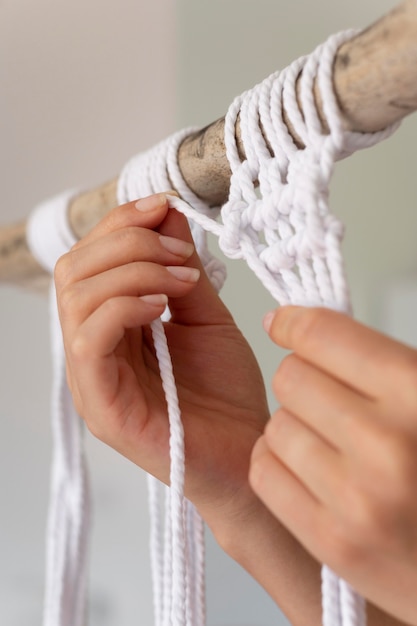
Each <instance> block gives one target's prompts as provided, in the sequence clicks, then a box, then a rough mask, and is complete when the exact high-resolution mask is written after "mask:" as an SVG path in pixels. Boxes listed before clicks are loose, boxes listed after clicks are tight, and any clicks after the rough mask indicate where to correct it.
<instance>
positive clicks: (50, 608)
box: [27, 191, 90, 626]
mask: <svg viewBox="0 0 417 626" xmlns="http://www.w3.org/2000/svg"><path fill="white" fill-rule="evenodd" d="M73 195H74V192H73V191H69V192H66V193H64V194H61V195H60V196H58V197H56V198H53V199H51V200H48V201H46V202H45V203H44V204H42V205H40V206H38V207H37V208H36V209H35V210H34V211H33V212H32V214H31V216H30V219H29V222H28V230H27V239H28V243H29V246H30V249H31V251H32V254H33V255H34V256H35V258H36V259H37V260H38V262H39V263H40V264H41V265H42V266H43V267H44V268H45V269H46V270H47V271H48V272H50V273H52V272H53V269H54V266H55V263H56V261H57V259H58V258H59V257H60V256H61V255H62V254H64V253H65V252H67V251H68V250H69V248H70V247H71V246H72V245H73V244H74V243H75V242H76V239H75V237H74V235H73V233H72V232H71V229H70V226H69V224H68V219H67V208H68V203H69V201H70V199H71V198H72V197H73ZM50 315H51V331H52V334H51V343H52V360H53V383H52V401H51V416H52V438H53V458H52V471H51V487H50V500H49V515H48V525H47V536H46V587H45V602H44V617H43V625H44V626H84V624H85V620H86V593H85V589H86V572H87V549H88V536H89V509H90V503H89V486H88V478H87V471H86V464H85V458H84V449H83V440H82V421H81V420H80V418H79V416H78V415H77V414H76V412H75V409H74V406H73V403H72V399H71V394H70V392H69V389H68V386H67V383H66V375H65V355H64V347H63V341H62V333H61V327H60V323H59V318H58V310H57V306H56V297H55V290H54V289H53V288H51V293H50Z"/></svg>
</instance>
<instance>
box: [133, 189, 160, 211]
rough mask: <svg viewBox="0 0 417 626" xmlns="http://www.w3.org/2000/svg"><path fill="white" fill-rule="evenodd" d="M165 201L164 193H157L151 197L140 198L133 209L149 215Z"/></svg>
mask: <svg viewBox="0 0 417 626" xmlns="http://www.w3.org/2000/svg"><path fill="white" fill-rule="evenodd" d="M166 201H167V198H166V195H165V194H164V193H157V194H156V195H153V196H147V197H146V198H141V199H140V200H138V201H137V202H136V204H135V207H136V208H137V210H138V211H142V212H143V213H149V212H150V211H156V209H160V208H161V206H163V205H164V204H165V203H166Z"/></svg>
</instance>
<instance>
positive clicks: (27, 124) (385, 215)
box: [0, 0, 417, 626]
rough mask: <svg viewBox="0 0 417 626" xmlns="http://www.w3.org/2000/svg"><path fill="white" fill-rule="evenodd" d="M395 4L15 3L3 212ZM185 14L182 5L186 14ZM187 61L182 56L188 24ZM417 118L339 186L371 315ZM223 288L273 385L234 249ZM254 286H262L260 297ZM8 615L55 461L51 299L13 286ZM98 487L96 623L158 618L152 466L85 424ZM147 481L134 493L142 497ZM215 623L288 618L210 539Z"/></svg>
mask: <svg viewBox="0 0 417 626" xmlns="http://www.w3.org/2000/svg"><path fill="white" fill-rule="evenodd" d="M393 4H394V3H393V2H391V0H378V2H377V1H376V0H367V1H365V2H364V1H363V0H350V2H348V3H346V2H345V3H339V2H334V0H316V2H309V1H308V0H291V2H289V1H287V2H283V1H278V0H256V2H255V1H254V0H178V2H177V8H176V7H175V5H174V2H173V0H157V1H155V2H150V1H149V0H142V1H140V0H119V1H118V2H115V1H114V0H113V1H111V2H110V0H107V1H105V2H103V1H101V2H100V1H99V0H83V1H81V0H72V1H71V2H64V1H63V0H61V1H58V2H57V1H56V0H37V1H36V2H34V1H33V0H20V1H19V2H16V1H15V0H3V1H2V2H0V81H1V96H0V106H1V110H2V116H1V118H0V138H1V144H0V145H1V147H0V159H1V161H0V172H1V173H0V176H1V188H2V203H1V207H0V222H5V223H6V222H10V221H13V220H18V219H21V218H23V217H24V216H26V215H27V213H28V211H29V210H30V208H31V207H32V206H33V205H34V204H35V203H36V202H38V201H40V200H42V199H43V198H46V197H48V196H49V195H51V194H54V193H55V192H58V191H60V190H63V189H66V188H68V187H73V186H79V187H81V188H84V187H91V186H94V185H95V184H97V183H100V182H102V181H105V180H107V179H108V178H110V177H113V176H114V175H115V174H116V173H117V172H118V171H119V170H120V168H121V166H122V165H123V164H124V162H125V161H126V160H127V159H128V158H129V157H130V156H131V155H132V154H134V153H135V152H137V151H138V150H141V149H142V148H145V147H147V146H149V145H151V144H152V143H154V142H156V141H157V140H158V139H159V138H161V137H163V136H165V135H166V134H168V133H169V132H171V130H173V129H174V127H176V126H182V125H190V124H197V125H205V124H206V123H208V122H210V121H212V120H214V119H215V118H217V117H219V116H221V115H223V114H224V112H225V110H226V108H227V105H228V104H229V103H230V101H231V100H232V98H233V97H234V96H235V95H236V94H238V93H239V92H241V91H242V90H244V89H246V88H247V87H250V86H252V85H253V84H254V83H255V82H258V81H259V80H261V79H262V78H264V77H265V76H266V75H267V74H269V73H270V72H271V71H273V70H275V69H277V68H279V67H282V66H284V65H285V64H287V63H288V62H290V61H291V60H293V59H294V58H295V57H297V56H299V55H300V54H303V53H305V52H308V51H309V50H311V49H312V48H313V47H314V46H315V45H316V44H317V43H319V42H320V41H321V40H323V39H324V38H325V37H326V36H327V35H329V34H330V33H332V32H334V31H337V30H339V29H342V28H345V27H350V26H365V25H367V24H368V23H369V22H370V21H372V20H373V19H374V18H376V17H378V15H379V14H380V13H381V12H383V11H385V10H387V9H388V8H390V7H391V6H393ZM175 11H177V17H176V18H175V15H174V13H175ZM176 27H177V30H178V43H177V45H178V64H177V67H175V61H176V58H175V57H176V54H175V30H176ZM416 130H417V120H416V119H410V120H408V121H406V122H405V123H404V125H403V127H402V129H401V130H400V131H399V132H398V133H397V135H396V136H395V137H394V138H392V139H391V140H390V141H389V142H387V143H386V144H384V145H381V146H378V147H377V148H374V149H373V150H370V151H368V152H367V153H362V154H360V155H356V156H354V157H353V158H351V159H349V160H348V161H346V162H344V163H341V164H339V166H338V169H337V174H336V177H335V181H334V185H333V188H332V204H333V207H334V211H335V213H336V214H338V215H339V216H341V217H342V219H343V221H344V222H345V223H346V224H347V239H346V244H345V253H346V259H347V265H348V271H349V275H350V282H351V285H352V291H353V296H354V304H355V310H356V313H357V315H358V317H360V318H361V319H363V320H365V321H367V322H369V323H372V324H379V317H380V316H379V310H380V306H379V303H380V301H381V298H382V296H384V294H385V293H386V292H387V286H388V283H391V282H392V281H394V282H395V281H396V279H397V277H399V276H400V277H401V276H404V275H405V274H411V275H413V274H414V275H416V274H417V260H416V252H415V249H416V246H415V233H416V232H417V211H416V210H415V205H416V198H417V193H416V185H417V182H416V176H415V174H414V163H415V160H416V159H415V154H416V152H415V144H416ZM229 274H230V281H229V285H228V286H227V287H226V289H225V291H224V297H225V299H226V301H227V302H228V304H229V305H230V307H231V308H232V310H233V313H234V315H235V317H236V319H237V321H238V322H239V323H240V324H241V326H242V328H243V329H244V332H245V333H246V334H247V336H248V337H249V338H250V340H251V342H252V344H253V346H254V348H255V350H256V352H257V354H258V356H259V359H260V361H261V363H262V366H263V368H264V372H265V378H266V380H267V381H269V379H270V377H271V375H272V371H273V369H274V368H275V367H276V364H277V360H278V356H277V353H276V351H275V350H274V349H272V348H271V347H270V346H269V344H268V342H267V341H266V339H265V337H264V335H263V333H262V331H261V330H260V319H261V316H262V314H263V313H264V312H265V311H266V310H268V309H269V308H270V307H271V306H272V304H273V303H272V301H271V300H270V298H269V297H268V296H267V295H266V294H265V293H264V291H263V289H262V288H261V287H260V286H259V285H258V284H257V281H256V279H254V278H252V276H251V275H250V273H249V270H246V269H245V268H243V267H241V266H240V265H239V264H238V263H235V264H230V269H229ZM248 293H250V298H249V299H248V298H247V294H248ZM0 316H1V317H0V319H1V322H2V323H1V327H0V423H1V428H2V430H1V437H0V493H1V494H2V506H1V510H0V529H1V531H2V532H1V533H0V555H1V558H0V620H1V622H2V623H5V624H6V623H7V624H10V625H11V626H27V624H39V623H40V614H41V601H42V587H43V549H44V541H43V539H44V525H45V516H46V504H47V485H48V472H49V459H50V436H49V424H48V418H49V415H48V414H49V407H48V403H49V399H48V393H49V379H50V365H49V354H48V327H47V307H46V303H45V302H44V301H43V300H42V299H41V298H39V297H37V296H33V295H30V294H28V293H22V292H20V291H18V290H15V289H12V288H5V287H1V289H0ZM88 447H89V458H90V467H91V469H92V473H93V481H94V494H95V516H94V518H95V519H94V534H93V536H94V544H93V554H92V572H91V597H92V619H91V625H92V626H114V625H115V624H117V626H131V625H133V624H136V623H138V624H141V625H142V624H143V625H144V626H147V625H148V624H149V625H150V624H152V617H151V600H150V598H151V590H150V579H149V563H148V552H147V539H148V517H147V512H146V506H147V505H146V497H145V493H144V483H143V479H142V476H141V474H140V472H139V471H138V470H137V468H135V467H133V466H132V465H131V464H129V463H128V462H126V461H124V460H123V459H121V458H119V457H118V456H117V455H116V454H114V453H112V451H110V450H109V449H107V448H105V447H104V446H101V445H100V444H96V443H94V442H93V441H92V439H91V438H89V442H88ZM132 494H133V497H132ZM208 553H209V554H208V599H209V624H210V626H272V625H275V626H277V625H278V624H284V621H283V620H281V619H280V617H279V613H278V610H277V609H276V607H274V605H273V603H272V602H271V601H270V600H269V599H268V598H267V597H266V596H265V595H264V594H263V592H262V591H261V590H259V589H258V588H257V586H256V585H255V584H254V583H253V582H252V581H250V580H249V578H248V577H247V576H246V575H245V574H244V573H243V572H242V571H241V570H239V568H237V567H236V566H234V565H233V564H232V563H231V562H230V561H229V560H228V559H226V558H225V557H223V556H222V555H221V554H220V551H219V550H218V549H217V548H216V547H215V546H214V544H213V542H212V540H211V539H210V538H209V550H208Z"/></svg>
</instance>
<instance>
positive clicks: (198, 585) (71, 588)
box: [28, 31, 397, 626]
mask: <svg viewBox="0 0 417 626" xmlns="http://www.w3.org/2000/svg"><path fill="white" fill-rule="evenodd" d="M355 34H356V33H355V32H353V31H347V32H343V33H340V34H338V35H335V36H333V37H331V38H330V39H329V40H328V41H327V42H326V43H325V44H323V45H321V46H320V47H319V48H317V49H316V50H315V51H314V52H313V53H312V54H311V55H309V56H306V57H302V58H300V59H298V60H297V61H295V62H294V63H292V64H291V65H290V66H289V67H288V68H286V69H285V70H283V71H281V72H277V73H275V74H273V75H272V76H270V77H269V78H268V79H266V80H265V81H264V82H262V83H261V84H260V85H258V86H256V87H255V88H253V89H251V90H250V91H248V92H246V93H244V94H243V95H242V96H240V97H239V98H237V99H236V100H235V102H234V103H233V104H232V105H231V107H230V109H229V111H228V113H227V116H226V120H225V138H224V139H225V145H226V153H227V159H228V162H229V165H230V169H231V172H232V176H231V180H230V193H229V198H228V200H227V202H226V203H225V204H224V205H223V206H222V207H219V209H218V210H217V211H216V210H213V208H210V207H209V206H208V205H207V204H205V203H204V202H202V200H201V199H200V198H198V197H197V196H196V195H195V194H194V193H193V192H192V191H191V189H189V187H188V186H187V184H186V183H185V181H184V179H183V176H182V174H181V171H180V168H179V166H178V162H177V154H178V149H179V146H180V144H181V142H182V141H183V140H184V138H185V137H187V136H188V135H190V134H191V133H193V132H194V129H188V130H185V131H182V132H180V133H177V134H175V135H174V136H172V137H170V138H168V139H167V140H166V141H164V142H162V143H160V144H159V145H158V146H156V147H155V148H153V149H152V150H150V151H149V152H146V153H144V154H140V155H139V156H137V157H135V158H134V159H132V160H131V161H130V162H129V163H128V164H127V166H126V167H125V168H124V170H123V172H122V174H121V176H120V179H119V185H118V201H119V203H120V204H122V203H125V202H128V201H131V200H134V199H137V198H140V197H143V196H146V195H149V194H151V193H155V192H161V191H166V190H167V189H171V188H175V189H176V190H177V191H178V192H179V194H180V196H181V199H179V198H176V197H170V205H171V207H174V208H175V209H177V210H178V211H181V212H182V213H184V214H185V215H186V216H187V218H188V219H189V221H190V224H191V227H192V232H193V236H194V239H195V243H196V247H197V250H198V252H199V254H200V256H201V258H202V261H203V264H204V266H205V269H206V271H207V273H208V275H209V277H210V279H211V280H212V282H213V284H214V285H215V287H216V288H217V289H220V288H221V286H222V284H223V281H224V279H225V269H224V265H223V264H222V263H221V262H220V261H219V260H217V259H215V258H214V257H213V256H212V255H211V253H210V252H209V250H208V248H207V244H206V231H210V232H211V233H214V234H215V235H216V236H217V237H218V239H219V246H220V248H221V250H222V251H223V252H224V254H225V255H226V256H227V257H229V258H232V259H245V261H246V262H247V264H248V266H249V267H250V268H251V270H253V272H254V273H255V274H256V276H257V277H258V278H259V279H260V280H261V282H262V283H263V285H264V286H265V287H266V289H267V290H268V291H269V292H270V293H271V294H272V296H273V297H274V298H275V300H276V302H277V304H281V305H282V304H289V303H295V304H299V305H304V306H315V305H320V306H326V307H331V308H334V309H338V310H341V311H344V312H346V313H350V312H351V306H350V301H349V292H348V287H347V284H346V278H345V273H344V269H343V259H342V255H341V250H340V246H341V239H342V234H343V227H342V225H341V223H340V222H339V221H338V219H337V218H336V217H335V216H334V215H332V214H331V212H330V210H329V206H328V193H329V184H330V179H331V176H332V172H333V166H334V163H335V161H336V160H338V159H341V158H343V157H346V156H348V155H350V154H352V153H353V152H354V151H355V150H358V149H361V148H365V147H368V146H372V145H374V144H376V143H377V142H379V141H381V140H383V139H385V138H386V137H388V136H389V135H390V134H391V133H392V132H393V131H394V130H395V128H396V127H397V126H391V127H389V128H388V129H387V130H385V131H383V132H378V133H373V134H359V133H352V132H347V131H345V130H344V129H343V127H342V122H341V115H340V112H339V109H338V105H337V102H336V97H335V94H334V91H333V84H332V66H333V62H334V57H335V54H336V51H337V49H338V48H339V46H340V45H341V44H342V43H343V42H345V41H347V40H348V39H349V38H351V37H353V36H354V35H355ZM300 77H301V78H300ZM297 79H300V80H301V83H300V86H299V103H298V102H297V93H296V81H297ZM315 81H318V84H319V89H320V93H321V97H322V101H323V112H324V115H325V118H326V123H327V126H328V129H329V131H328V132H327V131H326V132H325V131H323V126H322V122H321V121H320V116H319V113H318V111H317V109H316V104H315V98H314V95H313V87H314V84H315ZM300 108H301V110H302V112H303V113H301V112H300ZM284 111H285V114H286V119H287V122H288V121H289V122H290V124H291V126H292V128H293V129H294V131H295V133H296V135H297V136H298V137H299V138H300V140H301V141H302V143H303V147H302V148H299V147H297V145H296V143H295V141H294V139H293V137H292V135H291V134H290V132H289V131H288V127H287V123H285V122H284V113H283V112H284ZM238 117H239V122H240V128H241V139H242V142H243V146H244V153H245V155H246V158H245V159H244V160H243V161H241V158H240V156H239V152H238V148H237V145H236V136H235V135H236V133H235V126H236V122H237V118H238ZM74 194H75V192H68V193H65V194H63V195H62V196H60V197H58V198H55V199H53V200H51V201H49V202H46V203H44V204H43V205H41V206H40V207H38V208H37V209H36V210H35V211H34V212H33V214H32V216H31V218H30V220H29V225H28V241H29V244H30V248H31V251H32V253H33V255H34V256H35V257H36V258H37V259H38V261H39V263H41V264H42V266H43V267H45V269H47V270H48V271H49V272H52V269H53V267H54V265H55V262H56V260H57V258H59V256H60V255H61V254H63V253H64V252H66V251H67V250H68V249H69V248H70V247H71V245H73V243H74V242H75V238H74V236H73V235H72V233H71V229H70V228H69V226H68V219H67V208H68V204H69V202H70V199H71V198H72V197H73V196H74ZM51 315H52V326H53V338H52V341H53V352H54V363H55V381H54V391H53V401H52V411H53V436H54V457H53V470H52V482H51V499H50V513H49V522H48V554H47V585H46V598H45V612H44V626H85V624H86V593H85V588H86V565H87V563H86V556H85V555H86V553H87V545H88V511H89V497H88V482H87V477H86V470H85V459H84V453H83V442H82V426H81V421H80V419H79V418H78V416H77V415H76V414H75V411H74V409H73V406H72V403H71V398H70V394H69V391H68V388H67V386H66V382H65V366H64V352H63V347H62V338H61V334H60V328H59V322H58V318H57V314H56V305H55V298H54V293H52V294H51ZM166 316H167V317H168V316H169V311H167V313H166ZM152 331H153V337H154V343H155V349H156V353H157V356H158V360H159V364H160V371H161V378H162V381H163V386H164V390H165V394H166V399H167V405H168V409H169V422H170V429H171V436H170V455H171V473H170V483H171V485H170V488H168V487H166V486H164V485H162V484H160V483H158V481H156V480H155V479H153V478H152V477H149V494H150V515H151V562H152V578H153V586H154V612H155V626H204V625H205V621H206V620H205V601H204V539H203V534H204V527H203V522H202V520H201V519H200V517H199V515H198V513H197V512H196V510H195V509H194V507H193V506H192V504H191V503H190V502H188V501H187V500H186V499H185V498H184V437H183V431H182V423H181V406H180V405H179V403H178V397H177V393H176V387H175V372H173V370H172V364H171V360H170V357H169V349H168V346H167V342H166V339H165V334H164V329H163V322H162V320H158V321H156V322H154V323H153V324H152ZM277 488H279V486H277ZM322 593H323V625H324V626H364V625H365V623H366V616H365V603H364V601H363V599H362V598H361V597H359V596H358V595H357V594H356V593H355V591H354V590H353V589H352V588H351V587H350V586H349V585H348V584H347V583H346V582H345V581H343V580H340V579H339V578H338V577H337V576H336V575H335V574H334V573H333V572H332V571H331V570H330V569H329V568H328V567H326V566H323V569H322Z"/></svg>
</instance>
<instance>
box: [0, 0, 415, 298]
mask: <svg viewBox="0 0 417 626" xmlns="http://www.w3.org/2000/svg"><path fill="white" fill-rule="evenodd" d="M334 88H335V93H336V95H337V98H338V102H339V106H340V110H341V112H342V115H343V121H344V124H345V127H346V129H347V130H352V131H357V132H374V131H377V130H381V129H383V128H385V127H387V126H388V125H390V124H391V123H393V122H395V121H397V120H401V119H402V118H403V117H405V116H406V115H408V114H410V113H412V112H413V111H415V110H416V109H417V0H406V2H403V3H402V4H401V5H399V6H398V7H397V8H396V9H394V10H393V11H392V12H390V13H389V14H387V15H386V16H385V17H383V18H382V19H380V20H379V21H378V22H376V23H375V24H373V25H372V26H370V27H369V28H367V29H366V30H364V31H362V32H361V33H360V34H359V35H358V36H357V37H356V38H354V39H353V40H351V41H349V42H347V43H345V44H344V45H342V46H341V47H340V49H339V50H338V53H337V56H336V59H335V64H334ZM315 97H316V101H317V105H318V109H319V111H321V98H320V93H319V91H318V89H316V90H315ZM289 130H290V132H291V133H292V134H293V136H294V139H295V140H296V141H297V139H298V138H297V137H296V135H295V134H294V131H293V129H292V128H291V127H290V125H289ZM223 131H224V119H220V120H217V121H216V122H214V123H213V124H210V125H209V126H207V127H206V128H204V129H202V130H201V131H199V132H197V133H195V135H193V136H191V137H188V138H187V139H186V140H185V141H184V142H183V143H182V145H181V146H180V149H179V153H178V162H179V166H180V168H181V171H182V174H183V177H184V179H185V180H186V182H187V184H188V185H189V187H190V188H191V189H192V190H193V191H194V193H196V194H197V195H198V196H200V197H201V198H203V199H204V200H206V201H208V202H209V203H210V204H211V205H213V206H215V205H219V204H221V203H223V202H224V201H225V199H226V198H227V194H228V188H229V179H230V170H229V167H228V163H227V159H226V155H225V148H224V140H223V135H224V132H223ZM236 134H237V137H238V139H239V128H237V129H236ZM241 149H242V153H243V147H242V146H241ZM116 186H117V181H116V180H114V181H112V182H110V183H107V184H105V185H103V186H102V187H100V188H98V189H95V190H93V191H89V192H86V193H84V194H81V195H79V196H78V197H76V198H75V199H74V200H73V202H72V204H71V206H70V214H69V217H70V222H71V226H72V228H73V231H74V233H75V234H76V235H77V237H82V236H84V235H85V234H86V233H87V232H88V231H89V230H91V228H92V227H93V226H94V225H95V224H96V223H97V222H98V221H99V220H100V218H101V217H103V216H104V215H105V214H106V213H107V212H108V211H109V210H110V209H111V208H113V207H114V206H116V204H117V199H116ZM44 279H45V274H44V272H43V270H42V269H41V268H40V267H39V266H38V264H37V262H36V261H35V260H34V259H33V258H32V256H31V254H30V252H29V250H28V247H27V244H26V237H25V223H21V224H16V225H13V226H9V227H3V228H0V282H8V283H13V284H18V285H22V286H31V287H35V288H36V287H38V286H39V285H41V284H42V281H44Z"/></svg>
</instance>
